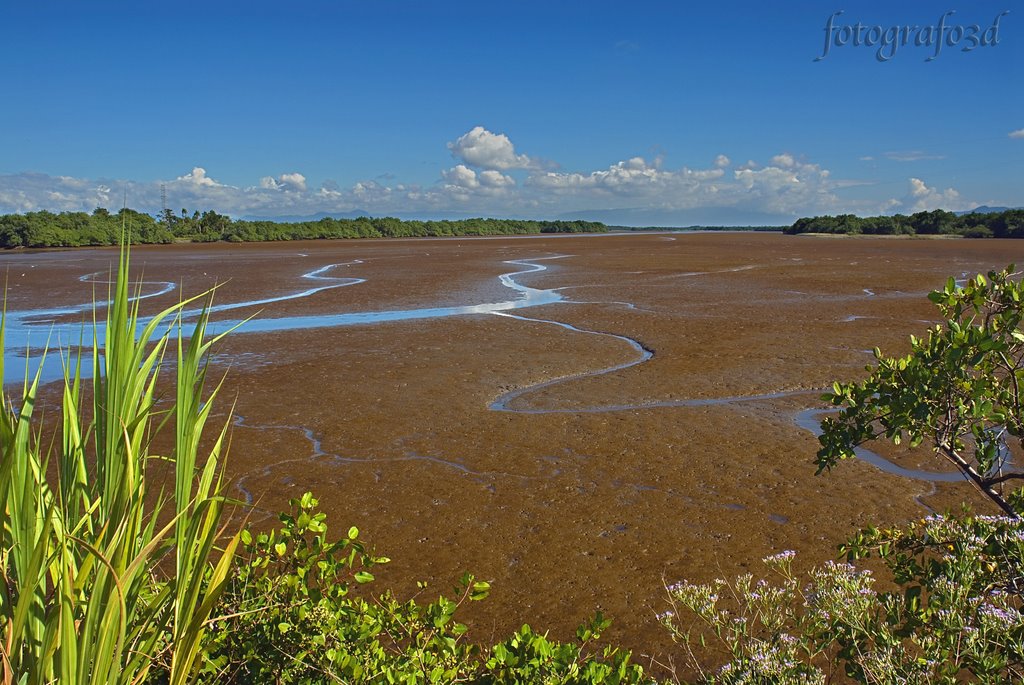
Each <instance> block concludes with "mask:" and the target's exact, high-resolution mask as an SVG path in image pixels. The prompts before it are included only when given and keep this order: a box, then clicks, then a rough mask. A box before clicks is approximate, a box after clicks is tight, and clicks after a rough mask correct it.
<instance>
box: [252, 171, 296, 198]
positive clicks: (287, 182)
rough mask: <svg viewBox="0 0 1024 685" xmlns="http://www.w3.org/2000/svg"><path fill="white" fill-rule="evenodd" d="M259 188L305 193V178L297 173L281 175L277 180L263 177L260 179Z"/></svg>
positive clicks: (271, 177)
mask: <svg viewBox="0 0 1024 685" xmlns="http://www.w3.org/2000/svg"><path fill="white" fill-rule="evenodd" d="M260 188H262V189H264V190H284V191H290V192H299V193H301V192H305V191H306V177H305V176H303V175H302V174H300V173H298V172H293V173H290V174H281V175H280V176H278V177H277V178H274V177H273V176H264V177H263V178H261V179H260Z"/></svg>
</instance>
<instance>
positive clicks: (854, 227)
mask: <svg viewBox="0 0 1024 685" xmlns="http://www.w3.org/2000/svg"><path fill="white" fill-rule="evenodd" d="M785 233H787V234H789V235H796V234H798V233H833V234H841V235H946V236H963V237H966V238H1024V209H1009V210H1006V211H1002V212H987V213H981V212H974V213H970V214H960V215H958V214H954V213H953V212H947V211H944V210H941V209H936V210H934V211H931V212H918V213H916V214H911V215H910V216H906V215H904V214H894V215H892V216H869V217H859V216H856V215H854V214H840V215H838V216H815V217H806V218H803V219H797V221H796V222H795V223H794V224H793V225H792V226H790V227H789V228H787V229H785Z"/></svg>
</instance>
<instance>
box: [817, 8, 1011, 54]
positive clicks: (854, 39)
mask: <svg viewBox="0 0 1024 685" xmlns="http://www.w3.org/2000/svg"><path fill="white" fill-rule="evenodd" d="M844 13H845V12H844V11H843V10H839V11H838V12H833V13H832V15H831V16H830V17H829V18H828V19H827V20H826V21H825V48H824V50H823V51H822V53H821V54H820V55H819V56H817V57H815V58H814V61H815V62H820V61H821V60H823V59H825V58H826V57H828V56H829V55H830V54H831V52H832V50H833V48H842V47H847V46H853V47H868V48H874V49H875V59H877V60H878V61H879V62H888V61H889V60H891V59H892V58H893V57H895V56H896V53H897V52H899V50H900V48H908V47H913V48H928V53H929V56H928V57H926V58H925V61H926V62H931V61H932V60H934V59H936V58H938V56H939V55H940V54H941V53H942V49H943V48H944V47H947V48H951V49H954V50H955V49H958V48H959V50H960V52H971V51H972V50H976V49H978V48H987V47H994V46H996V45H998V44H999V23H1000V21H1001V20H1002V18H1003V17H1005V16H1006V15H1007V14H1009V13H1010V10H1006V11H1004V12H1000V13H999V14H997V15H996V18H995V19H994V20H993V21H992V24H991V26H987V27H986V28H982V26H981V25H980V24H954V23H952V21H951V18H952V16H953V15H954V14H956V10H949V11H948V12H946V13H945V14H943V15H942V16H941V17H939V20H938V21H937V22H936V23H934V24H928V25H924V26H917V25H903V26H899V25H897V26H881V25H871V24H863V23H861V22H859V21H858V22H857V23H856V24H842V23H840V20H839V17H841V16H842V15H843V14H844Z"/></svg>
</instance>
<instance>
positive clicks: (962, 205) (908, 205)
mask: <svg viewBox="0 0 1024 685" xmlns="http://www.w3.org/2000/svg"><path fill="white" fill-rule="evenodd" d="M909 183H910V189H909V193H908V194H907V195H906V197H904V198H903V200H901V201H899V202H898V203H897V204H895V205H894V206H893V209H894V210H897V211H899V212H900V213H903V214H913V213H914V212H930V211H931V210H933V209H945V210H948V211H957V210H961V209H968V208H969V207H972V206H974V205H973V203H970V202H965V201H964V199H963V198H962V197H960V193H959V192H957V191H956V189H954V188H946V189H945V190H939V189H938V188H933V187H929V186H928V185H926V184H925V182H924V181H922V180H921V179H919V178H911V179H909Z"/></svg>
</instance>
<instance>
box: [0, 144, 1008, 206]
mask: <svg viewBox="0 0 1024 685" xmlns="http://www.w3.org/2000/svg"><path fill="white" fill-rule="evenodd" d="M1009 136H1010V138H1024V129H1022V130H1020V131H1013V132H1012V133H1010V134H1009ZM439 148H440V146H439ZM447 149H448V151H449V152H450V154H451V157H452V158H453V160H454V161H455V162H456V163H455V164H454V165H453V166H451V167H448V168H443V167H444V165H443V163H441V162H440V161H439V167H441V170H440V172H439V175H438V179H437V181H436V182H435V183H434V184H433V185H419V184H414V183H408V184H407V183H401V182H398V181H397V180H394V179H392V180H388V181H387V182H386V183H381V182H380V181H378V180H365V181H359V182H356V183H355V184H353V185H351V186H349V187H341V186H340V185H339V184H338V183H336V182H334V181H331V180H324V181H322V182H321V183H320V184H319V185H318V186H315V187H314V185H312V184H310V183H309V181H308V179H307V178H306V176H305V175H303V174H302V173H301V172H300V171H297V170H293V171H286V172H281V173H278V174H276V175H266V176H262V177H260V178H258V179H254V182H253V184H252V185H249V186H236V185H230V184H227V183H222V182H220V181H218V180H217V179H216V177H215V176H213V175H211V172H210V171H209V170H207V169H206V168H205V167H202V166H195V167H194V168H193V169H192V170H191V171H188V172H187V173H183V174H181V175H179V176H176V177H173V178H169V179H151V180H138V179H105V178H98V179H89V178H75V177H71V176H51V175H47V174H40V173H20V174H8V175H2V176H0V212H15V213H23V212H30V211H36V210H44V209H45V210H51V211H92V210H93V209H94V208H96V207H106V208H109V209H116V208H118V207H120V206H121V204H122V202H123V201H124V200H125V198H127V204H128V206H130V207H133V208H137V209H140V210H143V211H150V212H156V211H158V210H159V209H160V203H161V194H162V192H163V190H166V193H167V198H168V204H169V205H170V207H171V208H172V209H173V208H182V207H183V208H188V209H189V210H190V211H191V210H193V209H200V210H206V209H213V210H215V211H217V212H221V213H225V214H230V215H232V216H236V217H240V216H256V217H259V216H265V217H279V216H310V215H316V214H343V213H350V212H367V213H369V214H371V215H375V216H383V215H391V214H396V215H403V216H410V215H422V216H425V217H427V216H430V217H435V216H445V215H451V216H465V215H470V214H471V215H488V216H519V217H524V218H526V217H547V218H550V217H554V216H563V215H573V214H578V215H580V216H598V217H603V218H606V219H608V220H610V221H613V222H616V221H617V222H621V223H626V224H628V223H637V222H639V223H643V222H644V219H650V218H651V217H659V216H660V217H665V218H673V217H675V218H677V219H679V220H682V221H685V220H686V219H687V218H688V217H689V218H691V219H693V220H695V221H698V222H699V221H701V220H702V219H704V218H706V217H730V216H732V217H737V218H738V219H739V221H740V222H744V221H745V222H751V223H766V222H772V221H778V222H788V221H791V220H792V219H793V218H795V217H798V216H808V215H817V214H837V213H856V214H862V215H864V214H892V213H897V212H899V213H913V212H918V211H925V210H932V209H939V208H941V209H947V210H952V211H956V210H963V209H969V208H971V207H974V206H977V205H978V204H981V203H982V202H983V201H984V200H983V199H978V198H966V197H963V196H962V195H961V194H960V193H959V192H958V191H957V190H956V189H954V188H945V189H942V188H938V187H932V186H929V185H928V184H927V183H926V182H925V181H924V180H923V179H920V178H916V177H908V178H907V180H906V188H905V191H904V193H903V194H902V195H900V196H898V197H885V198H882V199H877V198H876V199H849V198H845V197H844V196H843V190H844V189H846V188H852V187H857V186H864V185H871V182H869V181H863V180H858V179H840V178H835V177H834V176H833V174H832V173H831V172H830V171H829V170H828V169H826V168H824V167H823V166H822V165H821V164H820V163H815V162H812V161H810V160H807V159H805V158H803V157H802V156H796V155H794V154H791V153H788V152H780V153H778V154H776V155H774V156H772V157H771V158H770V159H769V160H768V161H766V162H765V163H758V162H756V161H753V160H750V161H745V162H742V163H734V162H733V161H732V160H731V159H730V158H729V157H728V156H726V155H725V154H719V155H717V157H715V159H713V160H710V161H709V164H708V165H707V166H706V167H703V168H699V167H698V168H690V167H687V166H683V167H680V168H675V169H672V168H666V167H665V166H664V164H663V160H662V158H661V157H653V158H651V159H646V158H643V157H632V158H630V159H626V160H620V161H616V162H614V163H611V164H609V165H608V166H607V167H606V168H602V169H594V170H584V171H565V170H562V169H561V168H559V166H558V165H557V164H556V163H554V162H551V161H547V160H545V159H544V158H541V157H537V156H532V155H529V154H525V153H522V152H519V151H517V149H516V147H515V145H514V144H513V142H512V140H511V139H510V137H509V136H508V135H506V134H504V133H495V132H492V131H490V130H488V129H487V128H485V127H483V126H475V127H474V128H472V129H471V130H469V131H467V132H466V133H464V134H462V135H460V136H458V137H457V138H456V139H455V140H453V141H450V142H448V143H447ZM884 156H885V157H887V158H889V159H894V160H917V159H930V158H933V157H935V156H934V155H930V154H929V153H925V152H921V151H909V152H887V153H884ZM864 159H872V158H870V157H868V158H864Z"/></svg>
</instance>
